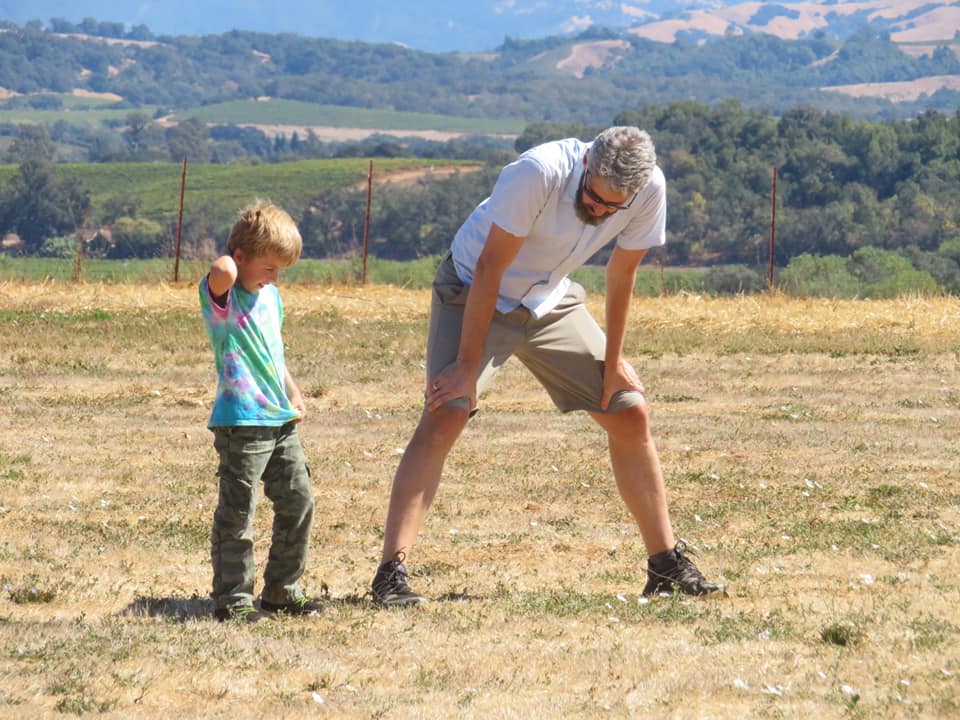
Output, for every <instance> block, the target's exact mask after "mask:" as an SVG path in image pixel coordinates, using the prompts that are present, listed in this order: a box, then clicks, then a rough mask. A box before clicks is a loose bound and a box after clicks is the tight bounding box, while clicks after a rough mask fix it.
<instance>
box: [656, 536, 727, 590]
mask: <svg viewBox="0 0 960 720" xmlns="http://www.w3.org/2000/svg"><path fill="white" fill-rule="evenodd" d="M686 552H687V546H686V544H684V542H683V541H682V540H681V541H680V542H678V543H677V545H676V547H674V548H673V549H672V550H664V551H663V552H662V553H657V554H656V555H651V556H650V557H649V558H648V559H647V586H646V587H645V588H644V589H643V594H644V595H660V594H661V593H665V594H670V595H672V594H673V592H674V589H677V590H679V591H680V592H681V593H683V594H684V595H709V594H710V593H713V592H718V591H722V592H723V593H724V594H726V590H727V589H726V586H725V585H720V584H717V583H712V582H708V581H707V579H706V578H705V577H704V576H703V573H702V572H700V570H698V569H697V566H696V565H694V564H693V562H692V561H691V560H690V559H689V558H688V557H687V555H686Z"/></svg>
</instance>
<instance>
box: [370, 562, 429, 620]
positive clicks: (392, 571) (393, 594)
mask: <svg viewBox="0 0 960 720" xmlns="http://www.w3.org/2000/svg"><path fill="white" fill-rule="evenodd" d="M409 576H410V573H409V572H408V571H407V566H406V565H404V564H403V555H398V556H397V558H396V559H394V560H390V561H389V562H385V563H383V565H381V566H380V567H379V568H377V574H376V575H375V576H374V578H373V582H372V583H371V584H370V589H371V590H372V591H373V601H374V602H375V603H377V604H378V605H383V606H384V607H401V606H405V605H426V604H427V603H428V602H429V600H427V599H426V598H425V597H423V596H422V595H418V594H417V593H415V592H414V591H413V589H412V588H411V587H410V585H409V584H407V578H408V577H409Z"/></svg>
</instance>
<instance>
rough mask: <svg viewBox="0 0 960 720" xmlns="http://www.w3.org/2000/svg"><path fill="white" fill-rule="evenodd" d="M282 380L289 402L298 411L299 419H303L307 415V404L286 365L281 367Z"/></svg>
mask: <svg viewBox="0 0 960 720" xmlns="http://www.w3.org/2000/svg"><path fill="white" fill-rule="evenodd" d="M283 382H284V385H285V386H286V388H287V397H288V398H290V404H291V405H293V407H294V408H295V409H296V410H298V411H299V412H300V419H301V420H303V419H304V418H305V417H306V416H307V404H306V403H305V402H304V400H303V394H302V393H301V392H300V387H299V386H298V385H297V384H296V383H295V382H294V381H293V376H292V375H291V374H290V371H289V370H288V369H287V368H286V367H284V368H283Z"/></svg>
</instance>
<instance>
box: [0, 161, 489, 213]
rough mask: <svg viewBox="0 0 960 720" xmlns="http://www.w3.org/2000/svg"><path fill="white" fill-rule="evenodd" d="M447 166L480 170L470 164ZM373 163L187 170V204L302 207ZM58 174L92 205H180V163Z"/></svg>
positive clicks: (8, 168)
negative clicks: (110, 201)
mask: <svg viewBox="0 0 960 720" xmlns="http://www.w3.org/2000/svg"><path fill="white" fill-rule="evenodd" d="M435 162H436V161H435V160H429V159H417V158H382V159H377V160H375V161H374V170H373V171H374V177H376V176H377V175H378V174H381V173H389V172H393V171H398V170H407V169H415V168H423V167H429V166H431V165H433V164H435ZM445 164H451V165H454V164H462V165H464V166H467V165H471V164H473V165H476V163H469V162H466V161H463V162H458V161H445ZM369 165H370V160H368V159H365V158H343V159H335V160H301V161H298V162H289V163H282V164H261V165H200V164H197V165H190V164H189V163H188V165H187V176H186V184H185V192H184V203H185V205H188V206H193V207H197V206H200V205H208V206H211V207H212V208H213V209H215V210H229V211H230V212H233V211H235V210H236V209H237V208H239V207H241V206H243V205H246V204H248V203H250V202H251V201H252V200H254V199H257V198H259V199H263V200H273V201H274V202H278V203H280V204H282V205H284V206H286V207H291V208H292V207H298V206H301V205H303V204H304V203H305V202H306V201H307V200H309V199H310V198H312V197H315V196H316V195H319V194H320V193H322V192H324V191H327V190H330V189H332V188H338V187H343V186H344V185H349V184H351V183H357V182H363V181H364V180H365V179H366V177H367V171H368V169H369ZM57 171H58V172H59V173H63V175H65V176H68V177H73V178H76V179H77V180H78V181H79V182H80V183H81V185H82V186H83V187H85V188H88V189H89V190H90V193H91V197H92V200H93V203H94V205H98V204H101V203H102V202H103V201H104V200H106V199H107V198H109V197H111V196H115V195H120V194H134V195H137V196H138V197H139V198H140V200H141V201H142V206H141V211H140V214H141V215H142V216H144V217H148V218H151V219H154V220H158V221H159V220H166V219H169V216H170V215H171V214H173V213H176V212H177V209H178V205H179V201H180V176H181V171H182V165H181V164H180V163H106V164H92V163H67V164H63V165H58V166H57ZM16 172H17V167H16V166H15V165H0V186H3V185H6V184H7V183H8V182H9V180H10V178H11V177H12V176H13V175H14V173H16Z"/></svg>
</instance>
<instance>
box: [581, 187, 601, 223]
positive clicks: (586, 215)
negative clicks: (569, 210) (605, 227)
mask: <svg viewBox="0 0 960 720" xmlns="http://www.w3.org/2000/svg"><path fill="white" fill-rule="evenodd" d="M573 209H574V210H575V211H576V213H577V217H578V218H580V220H582V221H583V222H585V223H586V224H587V225H593V226H597V225H600V224H601V223H603V221H604V220H606V219H607V216H606V215H601V216H599V217H597V216H596V215H591V214H590V211H589V210H587V206H586V205H584V203H583V191H582V190H581V191H580V192H578V193H577V197H576V199H575V200H574V201H573Z"/></svg>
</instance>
